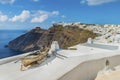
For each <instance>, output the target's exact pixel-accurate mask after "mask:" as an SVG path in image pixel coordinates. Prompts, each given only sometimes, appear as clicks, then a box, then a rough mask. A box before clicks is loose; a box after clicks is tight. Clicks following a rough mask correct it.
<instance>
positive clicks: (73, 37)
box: [8, 25, 97, 52]
mask: <svg viewBox="0 0 120 80" xmlns="http://www.w3.org/2000/svg"><path fill="white" fill-rule="evenodd" d="M96 36H97V34H95V33H93V32H92V31H88V30H83V29H80V28H79V27H77V26H66V27H63V26H61V25H53V26H52V27H51V28H49V29H48V30H45V29H41V28H40V27H36V28H35V29H32V30H31V31H29V32H27V33H26V34H23V35H21V36H19V37H17V38H16V39H14V40H12V41H10V42H9V44H8V47H9V48H10V49H13V50H16V51H23V52H28V51H32V50H38V49H40V48H41V47H42V46H50V44H51V42H52V41H54V40H56V41H58V43H59V44H60V47H61V48H67V47H69V46H73V45H76V44H78V43H84V42H86V41H87V39H88V38H89V37H91V38H95V37H96Z"/></svg>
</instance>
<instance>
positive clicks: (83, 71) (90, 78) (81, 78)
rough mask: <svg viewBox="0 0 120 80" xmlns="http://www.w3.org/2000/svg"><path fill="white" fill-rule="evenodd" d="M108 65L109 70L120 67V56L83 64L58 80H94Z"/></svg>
mask: <svg viewBox="0 0 120 80" xmlns="http://www.w3.org/2000/svg"><path fill="white" fill-rule="evenodd" d="M108 65H109V68H113V67H115V66H117V65H120V55H117V56H112V57H107V58H102V59H98V60H91V61H86V62H83V63H81V64H79V65H78V66H77V67H76V68H74V69H73V70H71V71H70V72H68V73H66V74H65V75H63V76H62V77H61V78H59V79H58V80H94V79H95V78H96V76H97V74H98V72H99V71H100V70H103V69H104V68H105V67H106V66H108Z"/></svg>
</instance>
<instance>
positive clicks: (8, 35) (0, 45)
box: [0, 30, 26, 59]
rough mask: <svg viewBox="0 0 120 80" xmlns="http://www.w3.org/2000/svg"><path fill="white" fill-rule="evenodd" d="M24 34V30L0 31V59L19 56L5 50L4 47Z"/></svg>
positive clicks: (16, 53) (7, 49)
mask: <svg viewBox="0 0 120 80" xmlns="http://www.w3.org/2000/svg"><path fill="white" fill-rule="evenodd" d="M24 33H26V31H25V30H0V59H1V58H5V57H10V56H14V55H18V54H21V52H15V51H12V50H10V49H9V48H5V45H7V44H8V42H9V41H11V40H13V39H15V38H16V37H18V36H20V35H22V34H24Z"/></svg>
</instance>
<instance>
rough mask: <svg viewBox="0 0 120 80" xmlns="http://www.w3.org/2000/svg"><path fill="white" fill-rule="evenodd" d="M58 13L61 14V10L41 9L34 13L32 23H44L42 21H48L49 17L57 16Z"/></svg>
mask: <svg viewBox="0 0 120 80" xmlns="http://www.w3.org/2000/svg"><path fill="white" fill-rule="evenodd" d="M57 15H59V11H53V12H48V11H43V10H39V11H37V12H36V13H35V14H33V18H32V20H31V22H32V23H35V22H39V23H42V22H44V21H46V20H47V19H48V18H49V17H51V16H57Z"/></svg>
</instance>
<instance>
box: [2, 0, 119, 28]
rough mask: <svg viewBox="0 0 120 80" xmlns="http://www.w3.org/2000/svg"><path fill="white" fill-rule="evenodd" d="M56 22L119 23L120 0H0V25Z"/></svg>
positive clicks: (41, 24)
mask: <svg viewBox="0 0 120 80" xmlns="http://www.w3.org/2000/svg"><path fill="white" fill-rule="evenodd" d="M56 22H83V23H94V24H120V0H0V29H32V28H34V27H36V26H40V27H42V28H49V27H50V26H51V25H52V24H53V23H56Z"/></svg>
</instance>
